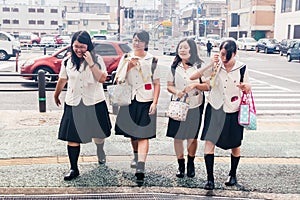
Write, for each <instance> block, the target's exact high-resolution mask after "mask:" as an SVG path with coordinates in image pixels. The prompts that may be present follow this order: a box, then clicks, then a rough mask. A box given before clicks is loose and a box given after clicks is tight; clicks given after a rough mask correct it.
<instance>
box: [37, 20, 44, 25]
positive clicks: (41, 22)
mask: <svg viewBox="0 0 300 200" xmlns="http://www.w3.org/2000/svg"><path fill="white" fill-rule="evenodd" d="M37 24H39V25H44V24H45V22H44V21H43V20H38V21H37Z"/></svg>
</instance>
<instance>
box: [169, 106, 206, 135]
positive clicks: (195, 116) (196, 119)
mask: <svg viewBox="0 0 300 200" xmlns="http://www.w3.org/2000/svg"><path fill="white" fill-rule="evenodd" d="M202 113H203V106H199V107H197V108H193V109H189V111H188V113H187V117H186V120H185V121H182V122H181V121H176V120H174V119H172V118H169V122H168V129H167V137H172V138H175V139H182V140H185V139H198V135H199V130H200V126H201V121H202Z"/></svg>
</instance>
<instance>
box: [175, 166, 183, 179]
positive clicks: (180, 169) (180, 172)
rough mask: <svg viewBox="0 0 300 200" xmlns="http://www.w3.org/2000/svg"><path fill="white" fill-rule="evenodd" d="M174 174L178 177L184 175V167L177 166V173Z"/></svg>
mask: <svg viewBox="0 0 300 200" xmlns="http://www.w3.org/2000/svg"><path fill="white" fill-rule="evenodd" d="M176 176H177V177H178V178H183V177H184V168H183V169H182V168H180V167H179V168H178V171H177V173H176Z"/></svg>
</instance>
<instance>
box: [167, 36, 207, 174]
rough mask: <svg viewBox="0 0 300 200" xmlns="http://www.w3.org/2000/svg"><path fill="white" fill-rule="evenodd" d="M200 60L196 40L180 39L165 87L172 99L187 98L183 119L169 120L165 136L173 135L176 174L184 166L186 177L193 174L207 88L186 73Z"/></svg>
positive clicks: (192, 70) (195, 66)
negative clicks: (187, 103)
mask: <svg viewBox="0 0 300 200" xmlns="http://www.w3.org/2000/svg"><path fill="white" fill-rule="evenodd" d="M202 63H203V61H202V60H201V59H200V58H199V56H198V51H197V45H196V43H195V41H194V40H193V39H183V40H181V41H180V42H179V43H178V45H177V48H176V56H175V60H174V62H173V64H172V66H171V69H170V70H169V74H168V76H167V84H168V87H167V89H168V91H169V92H170V93H172V99H173V100H176V99H177V98H179V99H182V98H185V95H187V97H186V98H187V102H189V110H188V113H187V119H186V121H176V120H174V119H172V118H169V121H168V129H167V137H171V138H174V149H175V154H176V157H177V162H178V171H177V173H176V176H177V177H178V178H183V177H184V174H185V170H187V176H188V177H194V176H195V165H194V159H195V154H196V151H197V146H198V142H197V139H198V134H199V129H200V126H201V121H202V113H203V108H204V98H205V97H204V93H203V91H205V90H209V85H208V83H205V81H204V80H202V79H201V80H200V79H196V80H190V79H189V77H190V76H191V75H192V74H193V73H194V72H196V71H197V69H199V68H200V67H201V64H202ZM184 140H187V167H185V159H184V144H183V142H184Z"/></svg>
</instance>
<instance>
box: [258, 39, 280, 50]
mask: <svg viewBox="0 0 300 200" xmlns="http://www.w3.org/2000/svg"><path fill="white" fill-rule="evenodd" d="M255 50H256V52H260V51H261V50H263V51H264V52H265V53H276V52H277V53H279V42H278V41H277V40H276V39H273V38H261V39H259V40H258V41H257V45H256V48H255Z"/></svg>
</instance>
